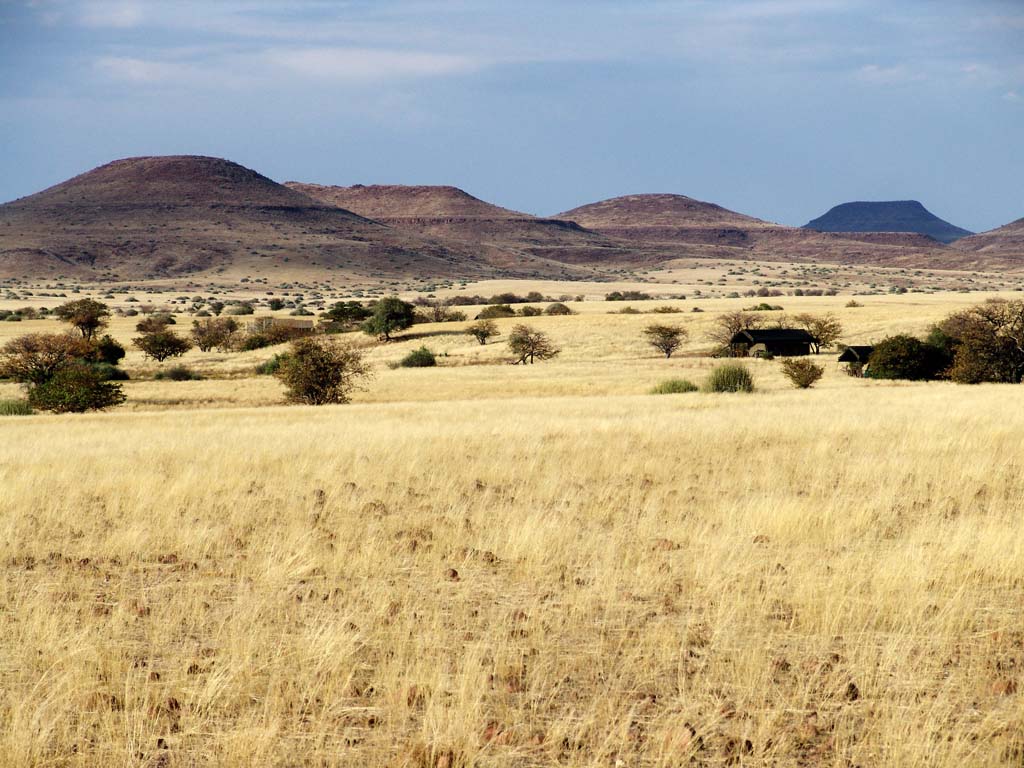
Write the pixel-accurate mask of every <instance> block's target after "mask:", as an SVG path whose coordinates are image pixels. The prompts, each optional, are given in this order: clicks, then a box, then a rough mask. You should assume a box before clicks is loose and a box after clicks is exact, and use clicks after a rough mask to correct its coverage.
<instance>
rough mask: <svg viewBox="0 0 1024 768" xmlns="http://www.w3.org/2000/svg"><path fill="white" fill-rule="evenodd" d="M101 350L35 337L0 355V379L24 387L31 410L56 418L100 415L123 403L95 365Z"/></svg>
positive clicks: (68, 338) (63, 338) (67, 339)
mask: <svg viewBox="0 0 1024 768" xmlns="http://www.w3.org/2000/svg"><path fill="white" fill-rule="evenodd" d="M96 354H97V345H95V344H93V343H90V342H89V341H87V340H86V339H84V338H79V337H77V336H73V335H71V334H45V333H35V334H30V335H28V336H22V337H20V338H17V339H12V340H11V341H9V342H7V344H5V345H4V346H3V349H2V350H0V375H2V376H5V377H7V378H10V379H13V380H14V381H17V382H19V383H20V384H23V385H24V386H25V388H26V389H27V390H28V401H29V404H30V405H32V406H33V407H34V408H38V409H40V410H45V411H54V412H55V413H71V412H73V413H81V412H83V411H90V410H102V409H103V408H109V407H111V406H114V405H120V404H121V403H123V402H124V399H125V398H124V394H123V393H122V391H121V387H120V385H118V384H115V383H113V382H108V381H106V378H105V376H104V375H103V374H102V373H101V372H100V371H99V370H97V367H96V365H95V364H93V363H92V360H93V359H94V358H95V357H96Z"/></svg>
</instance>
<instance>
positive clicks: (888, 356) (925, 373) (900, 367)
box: [867, 334, 950, 381]
mask: <svg viewBox="0 0 1024 768" xmlns="http://www.w3.org/2000/svg"><path fill="white" fill-rule="evenodd" d="M949 363H950V359H949V356H948V355H947V354H946V353H945V352H944V351H943V350H942V349H940V348H938V347H935V346H932V345H931V344H926V343H925V342H923V341H921V340H920V339H918V338H915V337H914V336H907V335H906V334H898V335H896V336H890V337H888V338H886V339H883V340H882V341H880V342H878V343H877V344H875V348H874V350H873V351H872V352H871V357H869V358H868V369H867V375H868V376H870V377H871V378H873V379H906V380H908V381H929V380H931V379H937V378H939V377H940V376H941V375H942V373H943V371H944V370H945V369H946V368H947V367H948V366H949Z"/></svg>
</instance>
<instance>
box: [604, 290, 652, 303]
mask: <svg viewBox="0 0 1024 768" xmlns="http://www.w3.org/2000/svg"><path fill="white" fill-rule="evenodd" d="M650 298H651V297H650V296H648V295H647V294H646V293H642V292H641V291H612V292H611V293H609V294H606V295H605V297H604V300H605V301H647V300H648V299H650Z"/></svg>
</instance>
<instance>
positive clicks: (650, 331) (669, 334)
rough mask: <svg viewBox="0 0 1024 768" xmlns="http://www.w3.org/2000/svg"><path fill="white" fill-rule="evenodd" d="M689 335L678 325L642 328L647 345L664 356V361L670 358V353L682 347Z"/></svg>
mask: <svg viewBox="0 0 1024 768" xmlns="http://www.w3.org/2000/svg"><path fill="white" fill-rule="evenodd" d="M689 335H690V334H689V332H688V331H687V330H686V329H685V328H682V327H680V326H678V325H648V326H647V327H646V328H644V336H646V337H647V343H648V344H650V345H651V346H652V347H654V348H655V349H656V350H658V351H659V352H661V353H662V354H663V355H665V358H666V359H667V358H670V357H672V353H673V352H675V351H676V350H677V349H679V347H681V346H682V345H683V342H684V341H686V339H687V337H689Z"/></svg>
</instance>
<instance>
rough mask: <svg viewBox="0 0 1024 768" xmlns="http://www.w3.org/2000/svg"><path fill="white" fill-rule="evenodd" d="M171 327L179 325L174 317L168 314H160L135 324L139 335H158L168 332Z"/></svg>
mask: <svg viewBox="0 0 1024 768" xmlns="http://www.w3.org/2000/svg"><path fill="white" fill-rule="evenodd" d="M169 325H177V322H176V321H175V319H174V316H173V315H171V314H168V313H167V312H158V313H157V314H155V315H150V316H149V317H144V318H142V319H141V320H139V322H137V323H136V324H135V330H136V331H138V332H139V333H157V332H158V331H163V330H166V329H167V326H169Z"/></svg>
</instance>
